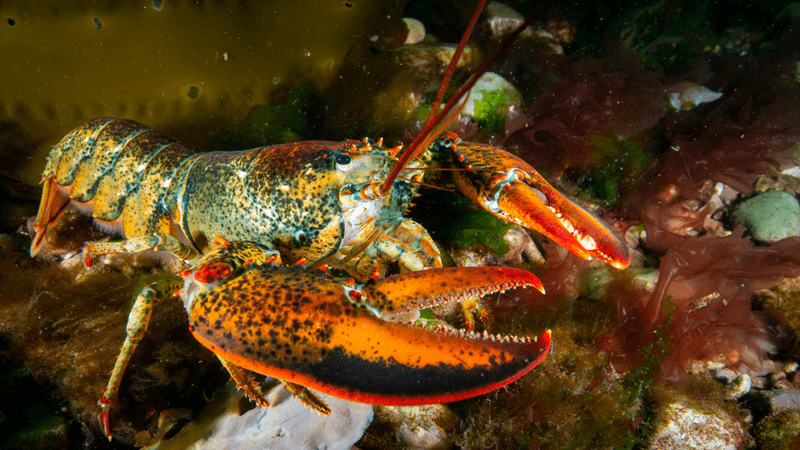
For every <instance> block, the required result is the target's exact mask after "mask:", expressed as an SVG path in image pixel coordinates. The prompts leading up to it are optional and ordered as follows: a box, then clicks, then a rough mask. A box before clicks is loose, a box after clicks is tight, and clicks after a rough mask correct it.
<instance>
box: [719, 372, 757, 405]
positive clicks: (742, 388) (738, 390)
mask: <svg viewBox="0 0 800 450" xmlns="http://www.w3.org/2000/svg"><path fill="white" fill-rule="evenodd" d="M752 386H753V382H752V380H751V379H750V375H747V374H744V375H740V376H738V377H737V378H736V379H735V380H733V382H732V383H730V384H728V385H727V386H726V387H725V397H726V398H727V399H729V400H735V399H737V398H739V397H741V396H743V395H744V394H747V393H748V392H750V388H751V387H752Z"/></svg>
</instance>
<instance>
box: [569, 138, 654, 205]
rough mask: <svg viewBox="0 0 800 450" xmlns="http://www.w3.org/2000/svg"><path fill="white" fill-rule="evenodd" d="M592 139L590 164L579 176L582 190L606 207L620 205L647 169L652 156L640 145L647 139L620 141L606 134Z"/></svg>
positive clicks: (579, 185)
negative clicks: (625, 194)
mask: <svg viewBox="0 0 800 450" xmlns="http://www.w3.org/2000/svg"><path fill="white" fill-rule="evenodd" d="M589 139H590V141H591V142H592V147H591V149H590V150H589V162H588V163H587V165H586V170H584V171H583V172H582V173H580V174H579V175H578V177H577V180H576V184H577V186H578V189H579V191H580V192H581V193H583V194H584V195H588V196H589V197H592V198H594V199H597V200H599V201H601V202H602V203H603V204H604V205H606V206H611V205H616V204H617V202H619V201H620V199H621V198H622V197H623V195H624V193H625V192H626V191H627V190H629V189H631V188H632V187H633V186H632V182H633V180H635V179H637V178H639V177H640V176H641V175H642V174H643V173H644V171H645V169H646V168H647V164H648V161H649V160H650V157H649V155H648V154H647V153H646V152H645V151H644V150H643V145H642V143H641V142H640V141H642V140H643V137H642V136H632V137H630V138H628V139H618V138H617V137H616V136H614V135H613V134H612V133H608V132H605V133H598V134H595V135H592V136H589Z"/></svg>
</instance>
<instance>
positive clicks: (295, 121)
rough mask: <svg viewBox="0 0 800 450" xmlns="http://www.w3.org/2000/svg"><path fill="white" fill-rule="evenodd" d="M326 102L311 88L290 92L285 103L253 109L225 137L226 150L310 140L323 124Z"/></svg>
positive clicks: (219, 139) (222, 141) (298, 87)
mask: <svg viewBox="0 0 800 450" xmlns="http://www.w3.org/2000/svg"><path fill="white" fill-rule="evenodd" d="M322 105H323V99H322V97H321V96H320V95H319V93H318V92H317V91H316V89H314V87H313V86H311V85H309V84H304V85H301V86H297V87H295V88H292V89H291V90H289V92H287V93H286V95H285V100H284V101H280V102H273V103H271V104H268V105H263V106H258V107H255V108H253V109H252V110H251V111H250V114H248V116H247V118H246V119H245V120H244V121H243V122H242V124H241V125H239V126H238V127H236V128H233V129H231V130H228V131H226V132H223V133H221V134H220V135H219V136H218V137H217V140H218V141H219V142H220V146H221V148H222V149H231V150H237V149H243V148H253V147H261V146H267V145H274V144H283V143H287V142H297V141H302V140H304V139H308V138H309V137H310V135H311V134H312V133H313V129H314V128H315V126H316V125H317V122H319V111H320V110H321V109H323V108H322Z"/></svg>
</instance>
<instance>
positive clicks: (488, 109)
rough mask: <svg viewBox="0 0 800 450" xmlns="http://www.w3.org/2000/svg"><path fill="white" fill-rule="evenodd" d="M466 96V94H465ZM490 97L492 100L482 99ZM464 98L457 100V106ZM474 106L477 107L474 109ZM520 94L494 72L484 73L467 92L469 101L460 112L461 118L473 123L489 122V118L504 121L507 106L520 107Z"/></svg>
mask: <svg viewBox="0 0 800 450" xmlns="http://www.w3.org/2000/svg"><path fill="white" fill-rule="evenodd" d="M465 95H466V94H465ZM484 95H490V96H492V98H489V97H487V98H484ZM463 101H464V97H462V98H461V100H459V103H458V104H459V105H460V104H461V102H463ZM476 104H478V107H477V108H476V106H475V105H476ZM521 104H522V94H520V93H519V91H518V90H517V88H515V87H514V85H512V84H511V83H509V82H508V81H506V79H505V78H503V77H501V76H500V75H498V74H496V73H494V72H486V73H485V74H483V76H481V77H480V79H478V81H477V83H475V86H473V87H472V89H470V91H469V100H467V103H466V105H464V108H463V109H462V110H461V116H462V117H463V116H470V117H472V118H473V120H475V121H479V120H490V117H489V116H492V117H500V118H502V119H503V120H505V117H506V111H507V110H508V107H509V105H517V106H519V105H521Z"/></svg>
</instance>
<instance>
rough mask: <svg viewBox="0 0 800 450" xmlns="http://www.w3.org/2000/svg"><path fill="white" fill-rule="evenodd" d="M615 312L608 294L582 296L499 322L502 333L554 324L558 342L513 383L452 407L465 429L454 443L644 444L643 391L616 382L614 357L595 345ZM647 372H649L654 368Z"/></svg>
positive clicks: (524, 332) (479, 445)
mask: <svg viewBox="0 0 800 450" xmlns="http://www.w3.org/2000/svg"><path fill="white" fill-rule="evenodd" d="M613 309H614V308H613V307H612V305H611V304H609V303H608V300H607V299H605V300H603V301H601V302H598V303H595V302H587V301H584V300H582V299H577V300H575V301H567V302H561V304H560V305H551V306H548V307H541V308H536V309H535V310H534V309H531V308H523V309H521V310H520V311H519V312H518V313H515V314H513V317H510V318H505V320H503V321H501V322H500V323H499V324H498V325H499V327H500V328H501V329H502V331H503V332H508V333H513V334H522V335H531V334H535V332H534V331H533V330H540V329H541V328H542V327H545V326H546V327H548V328H551V329H552V332H553V341H554V346H553V348H552V350H551V353H550V355H548V357H547V358H546V359H545V361H544V362H543V363H542V364H541V365H539V366H538V367H537V368H536V369H534V370H533V371H532V372H531V373H529V374H527V375H526V376H524V377H522V378H521V379H520V380H518V381H517V382H516V383H513V384H511V385H509V386H508V387H506V388H504V389H502V390H500V391H497V392H494V393H491V394H488V395H486V396H483V397H480V398H478V399H475V400H468V401H464V402H460V403H458V404H455V405H454V408H455V409H456V410H457V411H458V412H459V413H460V414H461V415H462V416H463V419H464V421H465V423H466V426H467V429H466V430H465V432H464V434H463V436H461V437H460V439H459V441H458V442H457V444H458V445H461V446H462V447H463V448H466V449H478V448H488V447H490V446H492V445H496V444H499V445H501V446H502V448H523V449H524V448H537V446H538V448H558V449H591V448H612V447H620V448H631V447H632V446H634V445H636V443H640V442H641V434H640V432H639V431H637V429H638V423H639V421H638V420H637V415H638V411H639V410H640V409H641V398H642V391H641V390H640V389H633V390H631V388H630V387H629V386H628V385H627V384H625V383H620V382H618V380H616V379H615V378H616V375H615V374H614V371H613V368H612V366H610V360H609V359H608V358H607V356H606V355H605V354H603V353H602V352H599V351H598V350H597V348H596V347H595V345H594V339H595V337H596V336H599V335H604V334H608V333H609V332H610V331H611V326H612V322H613V315H614V314H613ZM644 374H645V375H643V376H649V375H650V370H649V369H648V370H647V371H644ZM634 379H635V380H639V379H640V377H639V376H638V375H637V377H635V378H634ZM634 379H632V380H634ZM632 382H634V381H632ZM631 392H632V393H633V395H632V396H631V395H630V393H631Z"/></svg>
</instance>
